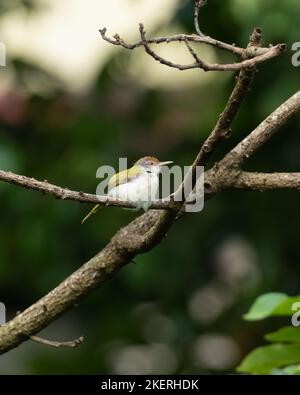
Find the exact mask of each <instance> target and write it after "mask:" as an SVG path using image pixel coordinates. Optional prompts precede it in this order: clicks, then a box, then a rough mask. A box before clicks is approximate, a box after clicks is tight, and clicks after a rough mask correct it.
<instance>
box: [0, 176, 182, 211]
mask: <svg viewBox="0 0 300 395" xmlns="http://www.w3.org/2000/svg"><path fill="white" fill-rule="evenodd" d="M0 181H3V182H8V183H10V184H14V185H16V186H19V187H22V188H25V189H32V190H34V191H38V192H41V193H42V194H47V195H52V196H54V197H55V198H56V199H62V200H73V201H77V202H81V203H96V204H99V203H103V205H105V206H116V207H124V208H135V207H136V205H135V204H134V203H132V202H128V201H122V200H115V199H112V198H110V197H108V196H102V195H101V196H100V195H93V194H90V193H85V192H81V191H80V192H77V191H72V190H70V189H67V188H62V187H60V186H57V185H54V184H50V183H49V182H48V181H38V180H36V179H34V178H29V177H25V176H22V175H19V174H15V173H12V172H5V171H2V170H0ZM151 208H153V209H157V210H172V209H174V208H175V205H174V203H173V201H172V200H170V199H167V198H166V199H163V200H157V201H153V202H152V204H151Z"/></svg>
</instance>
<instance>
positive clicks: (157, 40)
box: [99, 27, 269, 56]
mask: <svg viewBox="0 0 300 395" xmlns="http://www.w3.org/2000/svg"><path fill="white" fill-rule="evenodd" d="M99 32H100V34H101V37H102V38H103V40H104V41H107V42H108V43H110V44H113V45H117V46H121V47H123V48H125V49H131V50H132V49H135V48H138V47H142V46H143V45H144V41H143V40H141V41H138V42H136V43H134V44H129V43H126V42H125V41H124V40H123V39H122V38H121V37H120V36H119V34H115V35H114V36H113V38H110V37H108V36H107V35H106V32H107V29H106V27H104V28H103V29H99ZM184 40H187V41H191V42H195V43H200V44H201V43H202V44H207V45H211V46H214V47H217V48H219V49H223V50H225V51H228V52H231V53H233V54H236V55H239V56H241V55H243V53H244V51H245V50H244V49H243V48H240V47H237V46H236V45H234V44H228V43H225V42H223V41H219V40H216V39H214V38H212V37H209V36H203V37H202V36H198V35H195V34H175V35H174V36H168V37H154V38H148V39H147V42H148V44H162V43H167V44H168V43H171V42H182V41H184ZM268 51H269V48H263V49H262V51H261V53H260V55H262V54H263V53H265V52H268Z"/></svg>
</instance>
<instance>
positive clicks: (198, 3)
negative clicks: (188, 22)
mask: <svg viewBox="0 0 300 395" xmlns="http://www.w3.org/2000/svg"><path fill="white" fill-rule="evenodd" d="M206 4H207V0H195V7H194V25H195V29H196V32H197V34H199V36H204V34H203V33H202V32H201V30H200V26H199V12H200V8H202V7H203V6H205V5H206Z"/></svg>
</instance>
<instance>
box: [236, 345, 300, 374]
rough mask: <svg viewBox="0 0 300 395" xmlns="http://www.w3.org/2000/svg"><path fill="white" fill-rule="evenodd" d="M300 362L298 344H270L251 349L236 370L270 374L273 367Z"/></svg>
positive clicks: (299, 347) (299, 346)
mask: <svg viewBox="0 0 300 395" xmlns="http://www.w3.org/2000/svg"><path fill="white" fill-rule="evenodd" d="M297 363H300V344H272V345H270V346H265V347H260V348H257V349H256V350H254V351H252V352H251V353H250V354H249V355H247V357H246V358H245V359H244V360H243V361H242V363H241V364H240V365H239V366H238V368H237V371H238V372H241V373H252V374H270V373H272V371H273V370H274V369H278V368H281V367H285V366H287V365H293V364H297Z"/></svg>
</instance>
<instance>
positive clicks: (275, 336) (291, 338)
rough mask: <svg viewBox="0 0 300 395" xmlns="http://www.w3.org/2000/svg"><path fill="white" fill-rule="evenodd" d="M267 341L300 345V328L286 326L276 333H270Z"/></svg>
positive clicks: (266, 337)
mask: <svg viewBox="0 0 300 395" xmlns="http://www.w3.org/2000/svg"><path fill="white" fill-rule="evenodd" d="M265 339H267V340H269V341H270V342H287V343H300V328H295V327H292V326H285V327H283V328H280V329H279V330H278V331H276V332H272V333H268V334H267V335H266V336H265Z"/></svg>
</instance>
